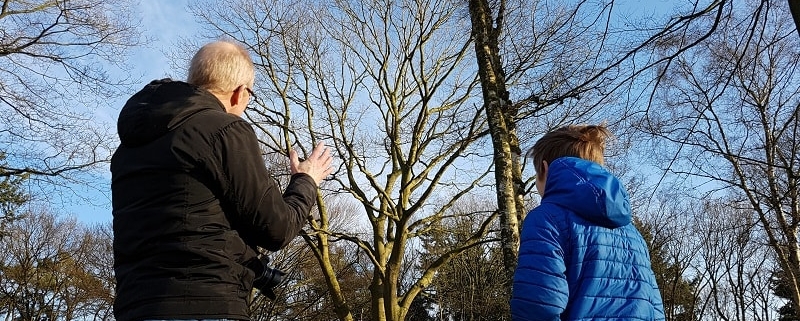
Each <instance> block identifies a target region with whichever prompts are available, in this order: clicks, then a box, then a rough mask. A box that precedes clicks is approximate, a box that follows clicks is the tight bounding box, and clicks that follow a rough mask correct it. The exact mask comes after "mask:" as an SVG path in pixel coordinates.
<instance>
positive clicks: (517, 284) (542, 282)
mask: <svg viewBox="0 0 800 321" xmlns="http://www.w3.org/2000/svg"><path fill="white" fill-rule="evenodd" d="M555 211H557V210H555ZM553 212H554V209H552V208H550V209H548V208H547V207H546V206H539V207H537V208H535V209H534V210H532V211H531V212H530V213H528V216H527V217H526V218H525V221H524V222H523V226H522V235H521V237H520V248H519V261H518V264H517V269H516V271H515V272H514V283H513V290H512V294H511V316H512V319H513V320H515V321H523V320H524V321H528V320H559V319H560V315H561V314H562V313H563V312H564V310H565V309H566V306H567V301H568V298H569V287H568V285H567V279H566V276H565V271H566V265H565V263H564V250H563V244H562V242H561V239H562V236H561V229H560V228H559V225H563V221H561V222H559V220H558V219H555V217H554V215H553ZM561 220H563V218H561Z"/></svg>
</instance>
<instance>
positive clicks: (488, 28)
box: [469, 0, 524, 295]
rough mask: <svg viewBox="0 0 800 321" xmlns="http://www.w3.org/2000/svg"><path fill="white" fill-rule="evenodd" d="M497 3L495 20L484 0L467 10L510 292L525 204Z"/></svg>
mask: <svg viewBox="0 0 800 321" xmlns="http://www.w3.org/2000/svg"><path fill="white" fill-rule="evenodd" d="M499 4H500V7H499V9H498V13H497V23H496V24H495V23H494V19H493V17H492V12H491V8H490V7H489V2H488V1H487V0H470V1H469V12H470V17H471V20H472V36H473V38H474V41H475V54H476V58H477V62H478V75H479V76H480V80H481V86H482V90H483V100H484V102H483V106H484V109H485V110H486V118H487V120H488V123H489V131H490V134H491V137H492V146H493V149H494V166H495V183H496V188H497V205H498V209H497V210H498V211H499V214H500V224H501V233H500V234H501V235H500V236H501V243H502V248H503V266H504V267H505V274H506V278H505V280H504V281H505V282H506V289H507V292H508V294H509V295H510V293H511V280H512V278H513V275H514V270H515V269H516V266H517V251H518V249H519V222H520V220H521V215H522V213H523V212H524V204H523V200H522V195H521V191H522V190H523V188H522V178H521V177H522V173H521V170H520V164H519V156H520V154H521V153H520V147H519V139H518V138H517V129H516V123H515V121H516V116H517V110H516V108H515V107H514V106H513V105H512V104H511V101H510V99H509V95H508V91H507V90H506V78H505V72H504V71H503V66H502V61H501V58H502V57H501V56H500V51H499V45H498V43H499V38H500V34H501V29H502V23H503V21H502V19H503V11H504V4H505V1H500V2H499Z"/></svg>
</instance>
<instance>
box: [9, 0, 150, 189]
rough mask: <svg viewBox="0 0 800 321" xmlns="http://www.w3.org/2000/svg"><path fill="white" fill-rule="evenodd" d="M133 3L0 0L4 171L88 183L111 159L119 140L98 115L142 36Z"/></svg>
mask: <svg viewBox="0 0 800 321" xmlns="http://www.w3.org/2000/svg"><path fill="white" fill-rule="evenodd" d="M129 6H130V3H129V2H128V1H126V0H122V1H113V2H108V1H101V0H77V1H73V0H70V1H64V0H55V1H52V0H39V1H13V0H3V1H0V24H1V25H2V28H0V115H2V116H0V152H3V153H5V155H6V156H7V159H6V161H7V163H4V164H2V166H0V176H18V175H22V174H27V175H30V177H31V180H33V181H45V180H50V181H51V183H52V182H54V183H57V184H61V185H63V184H65V183H73V182H80V183H85V181H84V180H85V177H84V176H82V174H85V173H87V172H88V171H89V170H96V169H98V168H100V167H101V166H102V163H103V162H105V161H106V160H107V158H108V156H109V151H110V150H111V147H112V146H110V144H111V143H112V142H114V139H113V138H112V137H111V136H110V133H111V131H110V130H109V129H108V128H107V127H106V126H105V125H104V124H103V123H102V122H99V121H97V119H98V117H97V115H96V114H95V113H96V112H98V111H99V110H100V108H98V106H106V105H107V104H108V101H109V100H111V99H112V98H115V97H117V96H118V95H119V94H120V93H121V91H124V90H126V85H127V84H126V81H127V79H124V78H121V79H120V77H115V76H112V74H111V72H112V71H114V70H127V68H124V63H125V61H126V58H127V57H126V55H125V51H126V50H127V49H128V48H130V47H133V46H138V45H139V44H140V41H141V39H139V35H138V31H137V29H136V25H135V22H136V21H138V19H134V18H133V16H132V15H131V13H132V11H131V10H130V9H131V8H130V7H129ZM117 68H118V69H117ZM119 74H123V73H119ZM59 179H60V180H59ZM64 179H67V180H66V181H64Z"/></svg>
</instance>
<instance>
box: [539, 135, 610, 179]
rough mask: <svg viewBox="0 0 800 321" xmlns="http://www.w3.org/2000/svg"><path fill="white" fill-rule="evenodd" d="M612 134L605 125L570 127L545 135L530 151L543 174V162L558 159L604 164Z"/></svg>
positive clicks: (549, 162) (550, 162)
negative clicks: (580, 159) (583, 160)
mask: <svg viewBox="0 0 800 321" xmlns="http://www.w3.org/2000/svg"><path fill="white" fill-rule="evenodd" d="M609 137H611V132H610V131H609V130H608V129H607V128H606V127H605V126H604V125H569V126H564V127H561V128H559V129H556V130H554V131H551V132H549V133H547V134H545V135H544V136H543V137H542V138H540V139H539V140H538V141H537V142H536V144H534V145H533V147H532V148H531V149H530V150H528V153H527V157H531V158H533V162H534V167H535V168H536V172H537V173H542V172H543V170H544V165H543V164H542V161H547V163H548V164H552V163H553V161H554V160H555V159H556V158H559V157H565V156H571V157H579V158H582V159H585V160H589V161H593V162H595V163H598V164H601V165H602V164H603V152H605V149H606V139H607V138H609Z"/></svg>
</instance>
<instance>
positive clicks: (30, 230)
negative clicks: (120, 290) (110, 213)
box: [0, 211, 113, 320]
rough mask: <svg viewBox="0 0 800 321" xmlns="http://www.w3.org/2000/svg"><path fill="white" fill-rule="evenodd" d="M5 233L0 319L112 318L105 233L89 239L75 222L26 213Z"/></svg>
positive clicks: (0, 243)
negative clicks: (3, 317) (0, 315)
mask: <svg viewBox="0 0 800 321" xmlns="http://www.w3.org/2000/svg"><path fill="white" fill-rule="evenodd" d="M8 231H9V233H10V234H9V236H7V237H4V238H2V239H0V247H2V248H3V249H4V250H3V251H2V252H0V263H1V264H0V314H2V315H4V316H5V317H6V318H7V319H12V320H14V319H21V320H45V319H46V320H75V319H81V318H93V319H99V320H110V319H112V316H111V314H110V311H111V304H112V301H113V295H112V293H113V283H111V282H108V281H109V280H108V278H107V277H108V276H109V275H110V270H111V267H112V265H107V264H109V263H111V262H110V258H111V246H110V245H111V239H110V238H107V236H108V235H109V234H103V233H100V234H97V235H95V234H92V233H91V232H90V230H89V229H86V228H84V227H82V226H80V225H79V224H78V223H77V221H76V220H75V219H60V218H58V217H57V216H56V215H55V214H52V213H49V212H44V211H37V212H28V213H26V215H25V216H24V217H23V218H22V219H20V220H18V221H15V222H13V223H12V224H11V225H10V226H9V229H8ZM106 231H108V230H106ZM104 236H105V237H104ZM95 260H96V261H95Z"/></svg>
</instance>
